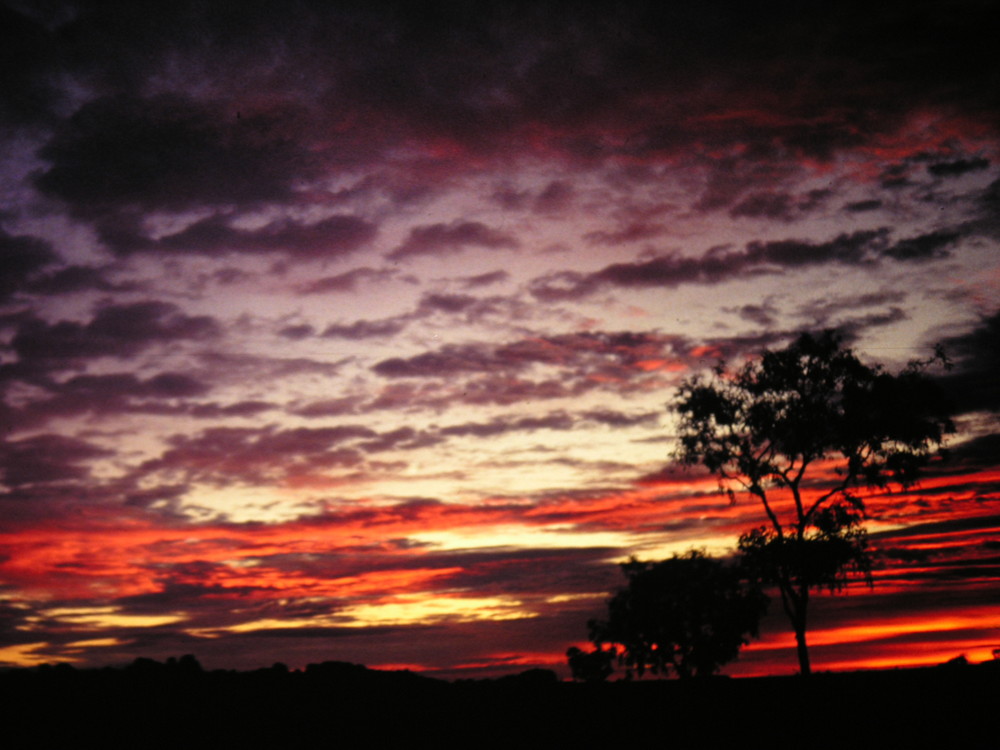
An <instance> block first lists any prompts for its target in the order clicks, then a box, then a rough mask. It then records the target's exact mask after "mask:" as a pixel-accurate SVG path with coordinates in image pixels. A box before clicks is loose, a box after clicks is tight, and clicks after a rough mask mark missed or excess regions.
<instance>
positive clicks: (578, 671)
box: [566, 646, 615, 682]
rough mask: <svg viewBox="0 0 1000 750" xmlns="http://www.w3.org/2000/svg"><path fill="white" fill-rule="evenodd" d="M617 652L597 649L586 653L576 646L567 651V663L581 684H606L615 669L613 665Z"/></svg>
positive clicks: (574, 677) (575, 678)
mask: <svg viewBox="0 0 1000 750" xmlns="http://www.w3.org/2000/svg"><path fill="white" fill-rule="evenodd" d="M614 658H615V652H614V651H605V650H604V649H603V648H597V649H594V650H593V651H584V650H582V649H579V648H577V647H576V646H570V647H569V648H568V649H566V661H567V662H568V663H569V670H570V672H571V673H572V675H573V679H574V680H578V681H580V682H604V681H605V680H606V679H608V677H610V676H611V673H612V672H614V671H615V668H614V667H613V666H612V665H611V662H612V661H614Z"/></svg>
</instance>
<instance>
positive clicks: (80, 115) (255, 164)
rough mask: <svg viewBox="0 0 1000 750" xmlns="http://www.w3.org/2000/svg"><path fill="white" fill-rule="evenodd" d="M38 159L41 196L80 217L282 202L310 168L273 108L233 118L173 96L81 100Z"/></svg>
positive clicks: (184, 98) (233, 115)
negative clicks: (43, 162) (62, 203)
mask: <svg viewBox="0 0 1000 750" xmlns="http://www.w3.org/2000/svg"><path fill="white" fill-rule="evenodd" d="M39 155H40V156H41V157H42V158H43V159H45V160H46V161H48V162H49V164H50V165H51V166H50V167H49V168H48V169H46V170H45V171H44V172H42V173H41V174H40V175H39V176H38V177H37V178H36V185H37V186H38V188H39V189H40V190H42V191H43V192H44V193H46V194H48V195H51V196H54V197H57V198H61V199H62V200H64V201H66V202H67V203H69V204H70V205H71V206H72V207H73V209H74V210H75V211H76V212H78V213H80V214H82V215H89V216H93V215H100V214H104V213H108V212H115V211H118V210H121V209H124V208H129V207H136V208H143V209H147V210H148V209H156V208H163V209H174V210H177V209H184V208H190V207H193V206H202V205H206V204H208V205H231V204H233V203H237V204H252V203H256V202H258V201H279V200H287V199H288V198H289V197H290V196H291V194H292V181H293V179H294V178H296V177H300V178H301V177H304V176H306V175H307V174H309V171H310V169H311V167H310V165H311V164H312V163H314V162H310V160H309V159H308V157H307V155H306V153H305V152H304V151H303V150H302V148H301V147H300V146H299V145H297V144H296V143H295V142H294V141H293V140H291V139H289V138H288V132H287V129H286V127H285V123H284V122H283V121H282V119H281V115H280V114H273V115H264V114H260V115H254V116H251V117H240V116H238V113H236V112H233V113H225V112H221V111H213V109H211V108H210V107H209V106H208V105H206V104H204V103H201V102H197V101H195V100H193V99H190V98H187V97H184V96H181V95H161V96H156V97H152V98H146V99H144V98H139V97H136V96H130V95H119V96H111V97H105V98H101V99H96V100H94V101H91V102H88V103H87V104H84V105H83V106H82V107H81V108H80V109H79V110H78V111H77V112H76V113H74V114H73V116H72V117H70V118H69V120H67V121H66V122H65V123H64V124H63V125H62V126H61V127H60V128H59V129H58V130H57V131H56V133H55V135H54V136H53V137H52V139H51V140H50V141H49V142H48V143H47V144H46V145H45V146H44V147H43V148H42V149H41V151H40V152H39Z"/></svg>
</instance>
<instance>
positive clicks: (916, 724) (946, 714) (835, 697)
mask: <svg viewBox="0 0 1000 750" xmlns="http://www.w3.org/2000/svg"><path fill="white" fill-rule="evenodd" d="M185 659H186V660H187V661H185ZM185 659H182V660H181V661H180V662H176V661H174V660H171V663H170V664H161V663H158V662H152V661H148V660H147V661H144V662H141V663H140V662H137V663H135V664H133V665H132V666H130V667H128V668H126V669H119V670H112V669H104V670H75V669H72V668H69V667H66V666H57V667H46V668H35V669H30V670H28V669H25V670H14V671H9V672H5V673H0V700H2V702H0V714H2V716H3V722H2V731H3V736H4V737H5V739H6V740H7V741H6V742H5V743H4V744H5V746H6V747H11V748H15V747H18V748H20V747H32V748H64V747H65V748H73V747H76V746H77V745H78V744H80V743H83V742H87V741H90V742H93V741H96V742H98V743H100V746H101V747H102V748H103V747H137V748H141V747H150V746H154V747H156V746H167V745H170V746H173V747H187V746H196V747H212V748H218V747H241V746H248V747H274V748H296V747H343V748H365V747H372V748H376V747H377V748H387V747H400V746H410V745H414V746H417V747H422V746H425V745H426V746H431V747H435V746H436V747H442V746H443V747H517V748H523V747H554V748H589V747H598V748H599V747H607V748H619V747H621V748H625V747H631V746H634V747H648V746H652V747H667V748H716V747H725V748H756V747H761V748H764V747H767V748H785V747H787V748H809V749H810V750H811V749H812V748H867V747H872V748H875V747H878V748H910V747H914V748H920V747H943V748H984V749H985V748H990V749H991V750H992V749H996V748H1000V732H998V729H1000V662H995V663H989V664H981V665H947V666H941V667H934V668H928V669H908V670H891V671H875V672H856V673H839V674H816V675H813V676H812V677H811V678H809V679H807V680H803V679H802V678H800V677H796V676H788V677H767V678H747V679H725V678H718V679H712V680H710V681H707V682H705V683H701V684H682V683H679V682H677V681H675V680H670V681H641V682H640V681H636V682H631V683H625V682H616V683H606V684H596V685H594V684H591V685H586V684H571V683H560V682H557V681H555V677H554V675H553V674H552V673H550V672H544V671H533V672H527V673H524V674H522V675H518V676H514V677H508V678H502V679H499V680H483V681H459V682H452V683H449V682H443V681H439V680H433V679H430V678H425V677H420V676H418V675H415V674H411V673H408V672H377V671H374V670H367V669H365V668H364V667H360V666H356V665H349V664H343V663H339V662H328V663H324V664H320V665H310V667H309V668H308V669H307V670H306V671H303V672H288V671H287V670H284V669H282V668H280V667H278V666H276V667H275V668H274V669H268V670H258V671H256V672H242V673H237V672H224V671H215V672H204V671H201V669H200V667H199V666H198V665H197V662H195V661H194V660H193V659H190V657H185Z"/></svg>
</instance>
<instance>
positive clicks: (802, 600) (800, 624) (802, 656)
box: [792, 586, 812, 677]
mask: <svg viewBox="0 0 1000 750" xmlns="http://www.w3.org/2000/svg"><path fill="white" fill-rule="evenodd" d="M792 603H793V604H792V606H793V608H794V610H795V611H794V614H793V615H792V627H793V628H794V629H795V649H796V651H797V652H798V656H799V674H801V675H802V676H803V677H808V676H809V675H810V674H812V667H811V666H810V664H809V646H808V645H806V611H807V608H808V606H809V589H808V587H806V586H803V587H802V589H801V590H800V591H799V593H798V596H794V597H792Z"/></svg>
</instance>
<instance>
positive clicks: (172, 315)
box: [11, 300, 220, 366]
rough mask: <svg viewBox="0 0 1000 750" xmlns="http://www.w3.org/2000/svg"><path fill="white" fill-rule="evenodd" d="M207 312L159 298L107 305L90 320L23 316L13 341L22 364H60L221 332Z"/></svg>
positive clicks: (126, 353)
mask: <svg viewBox="0 0 1000 750" xmlns="http://www.w3.org/2000/svg"><path fill="white" fill-rule="evenodd" d="M219 330H220V328H219V325H218V323H216V321H215V320H214V319H213V318H211V317H209V316H207V315H187V314H185V313H182V312H181V311H180V310H179V309H178V308H177V307H176V306H175V305H172V304H169V303H167V302H160V301H153V300H150V301H146V302H135V303H131V304H123V305H115V304H112V305H105V306H103V307H100V308H98V310H97V313H96V314H95V315H94V317H93V319H91V321H90V322H89V323H76V322H73V321H60V322H58V323H54V324H49V323H46V322H45V321H43V320H39V319H37V318H33V319H30V320H27V321H25V322H23V323H22V324H21V325H20V326H19V327H18V330H17V333H16V334H15V335H14V338H13V340H12V341H11V348H12V349H13V350H14V351H15V352H16V353H17V355H18V356H19V357H20V359H21V364H22V365H25V364H37V365H42V366H61V365H64V364H68V363H70V362H73V361H77V360H86V359H93V358H97V357H108V356H113V357H129V356H131V355H133V354H135V353H136V352H139V351H141V350H142V349H145V348H146V347H148V346H152V345H153V344H156V343H166V342H171V341H182V340H194V341H198V340H204V339H207V338H211V337H213V336H215V335H217V334H218V332H219Z"/></svg>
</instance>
